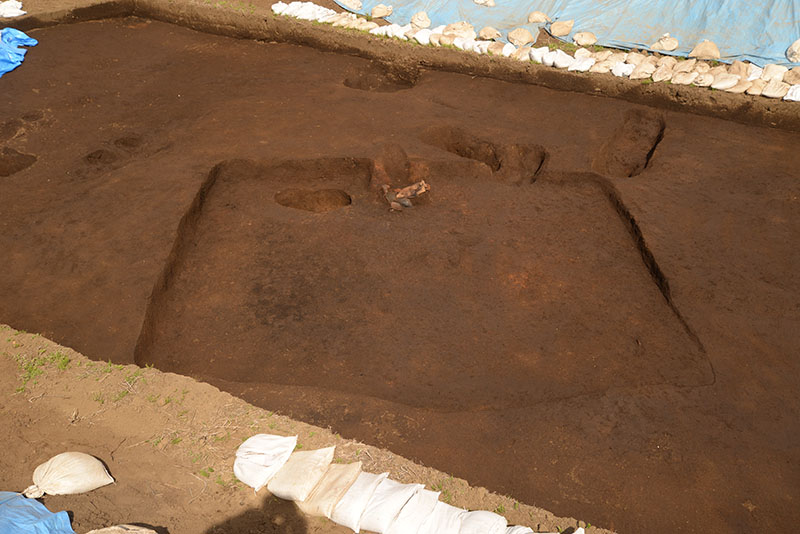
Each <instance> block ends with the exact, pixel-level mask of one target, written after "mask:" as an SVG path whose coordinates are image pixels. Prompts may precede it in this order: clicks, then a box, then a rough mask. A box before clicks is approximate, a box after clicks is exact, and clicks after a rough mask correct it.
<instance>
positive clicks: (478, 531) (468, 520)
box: [459, 510, 508, 534]
mask: <svg viewBox="0 0 800 534" xmlns="http://www.w3.org/2000/svg"><path fill="white" fill-rule="evenodd" d="M507 527H508V522H507V521H506V518H505V517H503V516H502V515H498V514H496V513H494V512H487V511H485V510H477V511H475V512H467V513H466V514H464V515H463V516H462V520H461V530H460V531H459V533H460V534H504V533H505V531H506V528H507Z"/></svg>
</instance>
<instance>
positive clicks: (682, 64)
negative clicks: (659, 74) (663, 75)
mask: <svg viewBox="0 0 800 534" xmlns="http://www.w3.org/2000/svg"><path fill="white" fill-rule="evenodd" d="M695 65H697V60H696V59H687V60H686V61H679V62H678V63H677V64H676V65H675V68H674V69H672V70H673V71H674V72H675V74H678V73H679V72H691V70H692V69H694V66H695Z"/></svg>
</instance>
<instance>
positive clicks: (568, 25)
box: [550, 20, 575, 37]
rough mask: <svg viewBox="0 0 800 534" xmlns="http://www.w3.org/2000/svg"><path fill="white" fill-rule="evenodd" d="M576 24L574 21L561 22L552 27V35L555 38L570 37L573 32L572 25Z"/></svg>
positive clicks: (553, 24)
mask: <svg viewBox="0 0 800 534" xmlns="http://www.w3.org/2000/svg"><path fill="white" fill-rule="evenodd" d="M573 24H575V21H574V20H559V21H558V22H554V23H552V24H551V25H550V34H551V35H552V36H553V37H564V36H565V35H569V32H571V31H572V25H573Z"/></svg>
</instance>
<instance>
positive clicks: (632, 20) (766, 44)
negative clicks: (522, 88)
mask: <svg viewBox="0 0 800 534" xmlns="http://www.w3.org/2000/svg"><path fill="white" fill-rule="evenodd" d="M337 3H338V0H337ZM379 3H383V4H386V5H391V6H392V7H393V8H394V11H393V13H392V14H391V15H390V16H389V17H386V18H387V20H389V21H390V22H395V23H397V24H400V25H404V24H407V23H408V22H409V21H410V20H411V16H412V15H413V14H414V13H416V12H417V11H425V12H427V13H428V16H429V17H430V19H431V22H432V26H438V25H441V24H450V23H452V22H457V21H460V20H466V21H467V22H469V23H470V24H472V25H473V26H475V31H478V30H480V29H481V28H483V27H484V26H494V27H495V28H497V29H498V30H500V32H501V33H503V34H504V35H507V32H509V31H511V30H513V29H514V28H518V27H525V28H528V29H529V30H530V31H531V33H533V35H536V31H537V29H538V27H537V26H538V25H535V24H528V14H529V13H530V12H531V11H542V12H543V13H546V14H547V15H549V16H550V17H551V18H552V19H553V20H554V21H556V20H570V19H572V20H574V21H575V25H574V26H573V34H574V33H576V32H580V31H590V32H592V33H594V34H595V35H596V36H597V39H598V43H597V44H600V45H604V46H610V47H615V48H625V49H629V48H639V49H642V48H649V46H650V45H651V44H653V43H655V42H656V41H657V40H658V39H659V37H661V35H663V34H664V33H669V34H670V35H671V36H672V37H675V38H676V39H678V41H679V42H680V46H679V47H678V49H677V50H676V51H675V52H674V53H675V54H676V55H683V56H686V55H688V53H689V51H690V50H691V49H692V48H694V46H695V45H696V44H698V43H699V42H701V41H702V40H703V39H708V40H709V41H713V42H714V43H716V44H717V46H718V47H719V50H720V53H721V54H722V59H723V61H733V60H734V59H740V60H747V61H751V62H753V63H755V64H757V65H761V66H764V65H765V64H767V63H778V64H782V65H800V63H794V64H792V63H789V61H788V60H787V59H786V55H785V54H786V49H787V48H788V47H789V45H791V44H792V43H793V42H794V41H795V40H797V39H800V0H495V3H496V4H497V5H496V6H494V7H483V6H479V5H477V4H475V3H474V2H473V1H472V0H388V1H387V0H363V7H362V9H361V11H360V12H361V13H362V14H369V13H370V11H371V10H372V8H373V7H374V6H376V5H377V4H379ZM340 5H342V4H340ZM343 7H344V6H343ZM573 34H570V35H569V36H568V37H565V38H564V40H566V41H569V42H572V35H573Z"/></svg>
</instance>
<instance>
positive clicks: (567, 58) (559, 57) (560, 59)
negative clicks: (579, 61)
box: [553, 49, 575, 69]
mask: <svg viewBox="0 0 800 534" xmlns="http://www.w3.org/2000/svg"><path fill="white" fill-rule="evenodd" d="M573 63H575V58H574V57H572V56H571V55H569V54H567V53H566V52H564V51H563V50H558V49H557V50H556V57H555V58H554V59H553V66H554V67H556V68H559V69H566V68H568V67H570V66H571V65H572V64H573Z"/></svg>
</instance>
